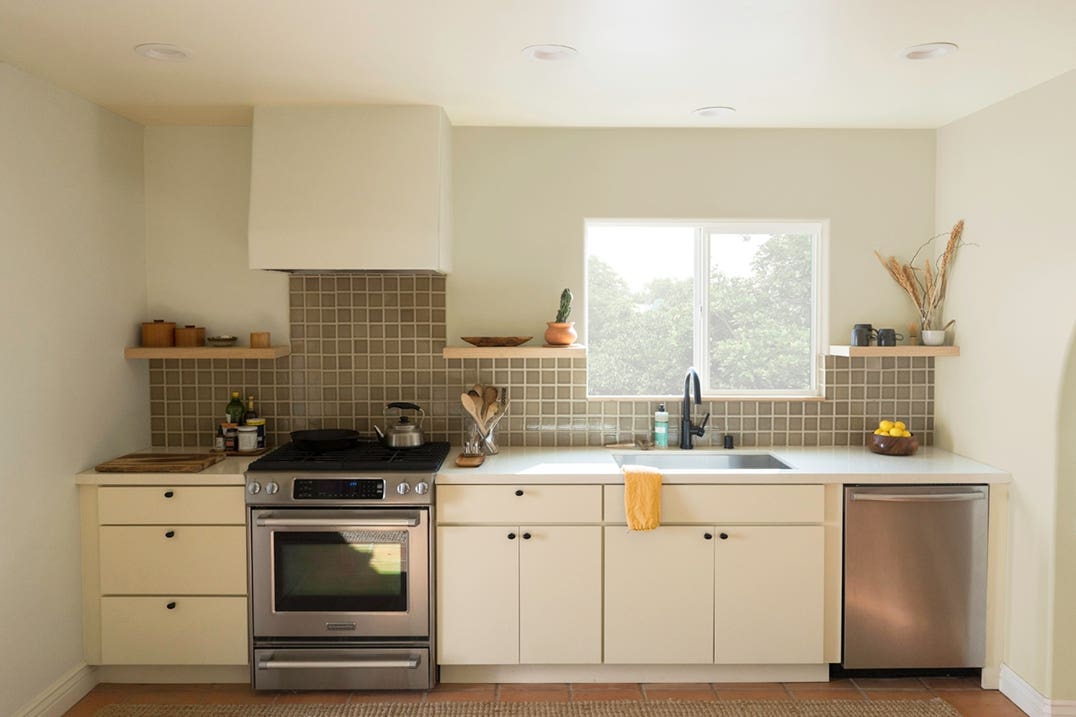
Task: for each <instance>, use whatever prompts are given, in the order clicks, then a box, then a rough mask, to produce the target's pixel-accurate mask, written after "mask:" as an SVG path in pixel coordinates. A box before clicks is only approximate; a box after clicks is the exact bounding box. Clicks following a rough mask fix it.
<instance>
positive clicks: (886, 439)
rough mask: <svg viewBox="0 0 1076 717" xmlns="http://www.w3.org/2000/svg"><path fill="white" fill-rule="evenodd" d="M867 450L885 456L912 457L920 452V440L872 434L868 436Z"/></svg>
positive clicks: (913, 437)
mask: <svg viewBox="0 0 1076 717" xmlns="http://www.w3.org/2000/svg"><path fill="white" fill-rule="evenodd" d="M867 448H869V449H870V451H871V453H877V454H879V455H883V456H910V455H913V454H914V453H915V452H916V451H917V450H919V439H918V438H916V437H915V436H911V437H909V438H901V437H898V436H879V435H877V434H875V433H872V434H870V435H869V436H867Z"/></svg>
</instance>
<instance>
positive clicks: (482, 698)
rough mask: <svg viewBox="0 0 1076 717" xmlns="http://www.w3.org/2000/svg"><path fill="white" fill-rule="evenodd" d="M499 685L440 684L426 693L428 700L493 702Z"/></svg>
mask: <svg viewBox="0 0 1076 717" xmlns="http://www.w3.org/2000/svg"><path fill="white" fill-rule="evenodd" d="M496 698H497V685H493V684H488V685H438V686H437V687H436V688H435V689H432V690H430V691H428V692H427V693H426V701H427V702H493V701H494V700H495V699H496Z"/></svg>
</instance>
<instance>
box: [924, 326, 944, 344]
mask: <svg viewBox="0 0 1076 717" xmlns="http://www.w3.org/2000/svg"><path fill="white" fill-rule="evenodd" d="M922 338H923V345H924V346H944V345H945V329H923V335H922Z"/></svg>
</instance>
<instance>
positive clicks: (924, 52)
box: [897, 42, 960, 60]
mask: <svg viewBox="0 0 1076 717" xmlns="http://www.w3.org/2000/svg"><path fill="white" fill-rule="evenodd" d="M959 49H960V48H959V47H957V45H956V44H955V43H952V42H925V43H923V44H922V45H912V46H911V47H905V48H904V49H903V50H901V51H900V52H898V53H897V57H902V58H904V59H905V60H933V59H934V58H936V57H944V56H945V55H948V54H950V53H953V52H956V51H957V50H959Z"/></svg>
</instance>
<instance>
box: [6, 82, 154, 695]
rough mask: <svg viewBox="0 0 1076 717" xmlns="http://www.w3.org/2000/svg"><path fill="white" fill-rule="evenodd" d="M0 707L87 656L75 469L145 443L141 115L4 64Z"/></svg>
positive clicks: (33, 691) (36, 692)
mask: <svg viewBox="0 0 1076 717" xmlns="http://www.w3.org/2000/svg"><path fill="white" fill-rule="evenodd" d="M0 127H2V128H3V132H0V157H3V158H4V159H3V162H0V226H2V229H0V241H2V242H3V257H4V259H3V261H2V262H0V306H2V307H3V326H4V332H5V339H4V342H3V351H2V352H0V382H2V385H0V396H3V411H2V412H0V455H3V456H4V467H3V472H2V473H0V490H2V492H3V499H2V500H0V576H2V578H0V582H2V585H3V587H2V589H0V635H3V639H2V640H0V665H3V667H2V668H0V714H3V715H13V714H17V713H18V712H19V711H20V709H21V708H22V707H23V706H24V705H27V704H28V703H29V702H31V701H32V700H34V699H35V698H36V697H37V696H38V695H39V694H41V693H42V692H43V691H44V690H46V688H48V687H49V686H50V685H51V684H52V683H53V682H54V681H55V680H57V679H58V678H60V677H61V676H63V675H65V674H66V673H68V672H69V671H71V670H74V669H77V668H78V666H79V665H80V664H82V637H81V636H82V605H81V588H82V585H81V579H80V566H79V532H78V525H79V518H78V501H77V490H76V488H75V483H74V479H73V475H74V474H75V473H76V472H78V471H80V470H83V469H84V468H86V467H88V466H91V465H93V464H94V463H95V462H97V461H100V460H104V459H107V458H110V457H112V456H115V455H119V454H121V453H124V452H127V451H131V450H136V449H138V448H139V447H142V446H145V445H148V443H149V396H148V387H147V369H146V363H145V362H141V361H131V362H128V361H125V360H124V359H123V346H124V345H125V344H128V343H130V342H131V341H133V340H134V339H135V336H136V331H135V329H136V327H137V326H138V322H139V321H140V320H141V318H142V317H143V315H144V314H145V305H146V265H145V249H144V221H145V217H144V213H143V202H142V196H143V192H142V128H141V127H139V126H138V125H135V124H132V123H131V122H128V121H126V120H124V119H121V118H119V117H117V116H116V115H113V114H111V113H109V112H106V111H105V110H102V109H101V108H99V107H96V106H94V105H92V104H90V103H89V102H86V101H85V100H82V99H79V98H77V97H75V96H74V95H70V94H68V93H66V92H63V91H61V90H58V89H56V88H54V87H52V86H50V85H48V84H46V83H44V82H40V81H38V80H35V79H33V78H32V77H30V76H28V75H25V74H23V73H22V72H20V71H19V70H17V69H15V68H13V67H11V66H10V65H5V64H0Z"/></svg>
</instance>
